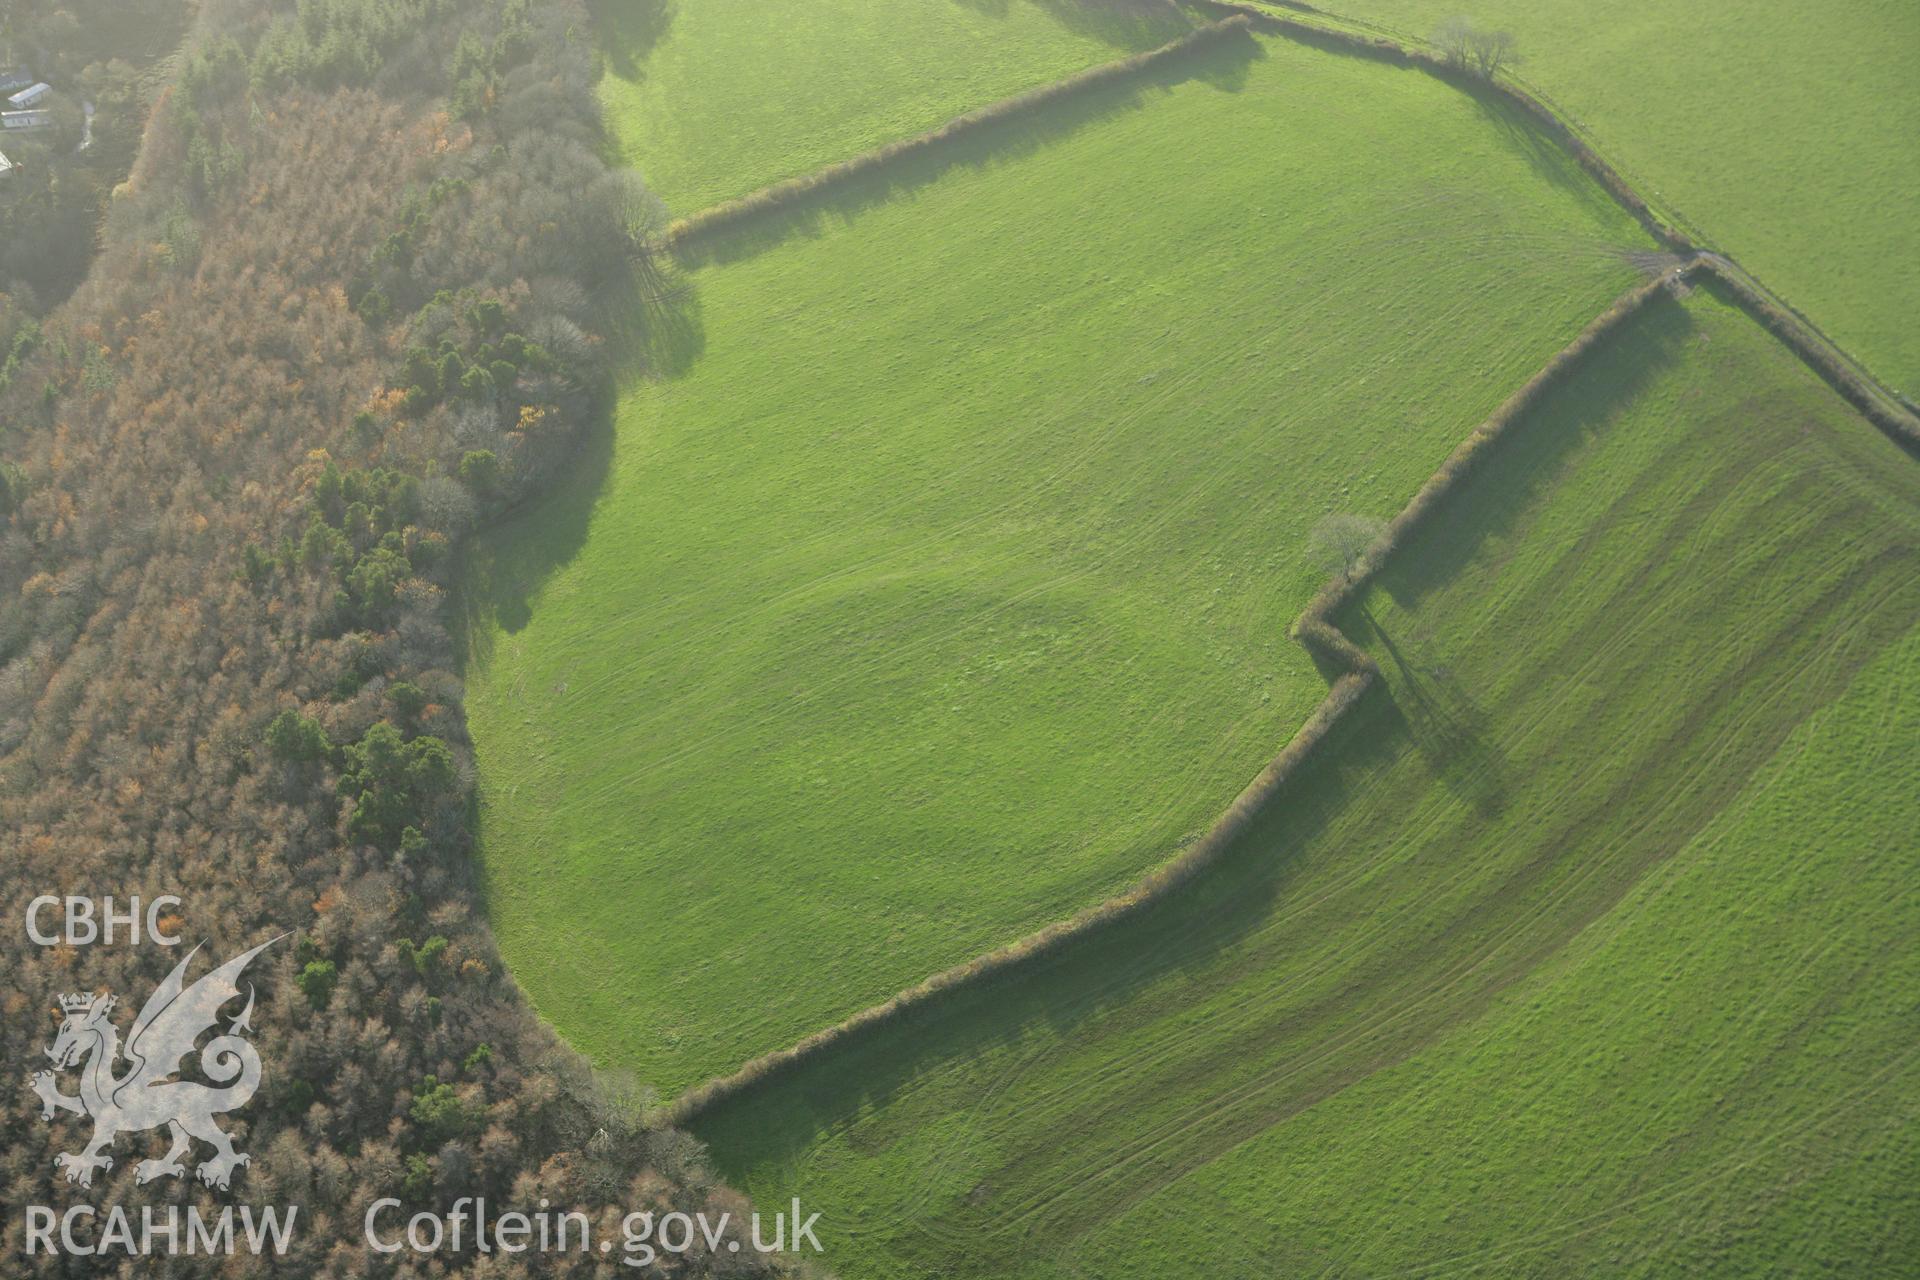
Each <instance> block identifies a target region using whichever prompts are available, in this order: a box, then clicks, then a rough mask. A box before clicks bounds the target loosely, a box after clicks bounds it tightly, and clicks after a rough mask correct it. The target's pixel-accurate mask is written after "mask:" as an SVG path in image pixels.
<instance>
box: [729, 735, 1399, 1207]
mask: <svg viewBox="0 0 1920 1280" xmlns="http://www.w3.org/2000/svg"><path fill="white" fill-rule="evenodd" d="M1395 720H1396V717H1394V716H1393V713H1392V708H1391V706H1390V705H1389V704H1388V703H1387V702H1386V700H1385V699H1378V698H1371V697H1369V698H1363V699H1362V701H1361V703H1360V704H1359V705H1358V706H1356V707H1355V708H1354V709H1353V710H1352V711H1351V712H1350V713H1349V714H1348V715H1347V717H1346V718H1345V719H1343V720H1342V721H1341V723H1340V724H1338V725H1337V726H1336V727H1335V728H1334V730H1333V731H1332V733H1331V734H1330V735H1329V737H1328V738H1327V739H1326V740H1325V741H1324V742H1323V743H1322V744H1321V748H1320V749H1319V750H1318V751H1317V752H1315V753H1314V754H1313V755H1312V756H1311V757H1310V758H1309V760H1308V762H1307V763H1306V764H1305V765H1304V766H1303V767H1302V768H1301V770H1300V771H1299V772H1298V773H1297V774H1296V775H1295V776H1294V777H1293V778H1292V779H1291V780H1290V781H1289V782H1288V783H1287V784H1286V786H1284V787H1283V788H1282V789H1281V792H1280V793H1279V794H1278V795H1276V796H1275V797H1274V799H1273V801H1272V803H1271V804H1270V805H1269V806H1268V807H1267V809H1266V810H1265V812H1264V813H1262V814H1261V815H1260V816H1259V817H1258V818H1257V819H1256V820H1255V822H1254V823H1253V825H1252V826H1251V827H1250V828H1249V830H1248V831H1247V833H1246V834H1245V835H1244V836H1242V837H1241V839H1239V840H1238V841H1236V842H1235V843H1234V844H1233V846H1232V847H1231V848H1230V849H1228V850H1227V851H1226V852H1225V853H1224V854H1223V855H1222V856H1221V858H1220V860H1219V861H1218V862H1216V863H1214V864H1213V865H1212V866H1211V867H1209V868H1207V869H1206V870H1205V871H1203V872H1202V873H1201V874H1200V875H1199V876H1198V877H1196V878H1195V880H1194V881H1193V882H1191V883H1189V884H1187V885H1185V886H1183V887H1182V888H1181V889H1180V890H1178V891H1176V892H1174V893H1173V894H1171V895H1169V896H1168V897H1166V898H1164V899H1161V900H1159V901H1157V902H1154V903H1152V904H1151V905H1149V906H1147V907H1144V908H1142V909H1140V910H1139V911H1137V912H1135V913H1134V914H1132V915H1129V916H1126V917H1124V918H1122V919H1120V920H1118V921H1116V922H1114V923H1112V924H1109V925H1106V926H1104V927H1102V928H1100V929H1098V930H1096V931H1094V932H1092V933H1090V934H1088V935H1086V936H1084V937H1081V938H1078V939H1075V940H1072V941H1070V942H1067V943H1065V944H1062V945H1061V946H1060V947H1058V948H1057V949H1055V950H1053V951H1051V952H1049V953H1046V954H1043V955H1041V956H1038V957H1036V958H1034V959H1033V960H1030V961H1028V962H1026V963H1024V964H1022V965H1020V966H1018V967H1016V968H1015V969H1013V970H1011V971H1009V972H1007V973H1004V974H1002V975H999V976H997V977H994V978H990V979H987V980H984V981H981V982H978V983H975V984H972V985H970V986H967V987H964V988H962V989H960V990H957V991H955V992H953V993H951V994H949V995H947V996H944V997H940V998H937V999H935V1000H933V1001H932V1002H930V1003H929V1004H927V1005H925V1006H921V1007H918V1008H915V1009H912V1010H909V1011H908V1012H906V1013H904V1014H902V1015H900V1016H898V1017H896V1018H894V1019H892V1020H890V1021H888V1022H885V1023H883V1024H881V1025H879V1026H876V1027H873V1028H870V1029H868V1030H866V1031H864V1032H861V1033H858V1034H856V1035H854V1036H852V1037H850V1038H849V1039H847V1040H846V1041H844V1042H842V1043H841V1044H840V1045H837V1046H836V1047H834V1048H833V1049H830V1050H828V1051H827V1052H826V1053H825V1054H823V1055H822V1056H821V1057H819V1058H816V1059H814V1060H813V1061H811V1062H809V1063H806V1064H804V1065H801V1066H798V1067H792V1068H788V1069H785V1070H783V1071H781V1072H779V1073H778V1074H777V1075H775V1076H773V1077H771V1078H770V1079H768V1080H767V1081H765V1082H762V1083H760V1084H758V1085H756V1086H754V1087H752V1088H750V1089H748V1090H746V1091H744V1092H743V1093H741V1094H739V1095H736V1096H735V1097H734V1098H732V1099H730V1100H728V1101H726V1102H723V1103H721V1104H719V1105H717V1106H716V1107H714V1108H713V1109H712V1110H710V1111H709V1112H707V1113H706V1114H705V1115H703V1116H701V1117H700V1118H699V1119H698V1120H697V1121H696V1122H695V1124H694V1126H693V1127H694V1129H695V1131H696V1132H697V1133H698V1135H699V1136H700V1137H701V1138H702V1139H703V1140H704V1141H706V1142H707V1143H708V1144H709V1146H710V1148H711V1150H712V1151H713V1154H714V1157H715V1159H716V1161H717V1162H718V1163H719V1165H720V1166H721V1168H722V1170H723V1172H725V1173H726V1174H729V1175H732V1176H735V1177H738V1176H739V1175H741V1174H742V1173H744V1172H746V1171H747V1170H748V1169H749V1168H751V1167H753V1166H755V1165H761V1164H766V1165H770V1166H772V1167H779V1166H782V1165H784V1164H787V1163H790V1162H791V1161H792V1160H793V1159H795V1158H797V1157H798V1156H799V1155H800V1154H802V1153H803V1152H805V1151H807V1150H808V1149H809V1148H810V1147H812V1146H813V1144H814V1143H815V1142H816V1141H817V1140H818V1139H819V1137H820V1136H821V1135H822V1134H825V1133H828V1132H831V1131H835V1130H839V1129H842V1128H844V1127H846V1126H847V1125H848V1124H849V1123H850V1122H852V1121H853V1120H854V1119H855V1118H856V1117H858V1116H860V1115H861V1114H862V1113H863V1112H866V1111H868V1110H869V1109H875V1108H879V1107H883V1106H885V1105H886V1104H887V1103H888V1102H889V1101H891V1100H892V1099H893V1098H894V1097H895V1096H896V1095H898V1094H899V1093H900V1091H901V1090H902V1089H903V1088H905V1087H907V1086H909V1085H910V1084H911V1083H912V1082H913V1081H914V1080H915V1079H916V1078H917V1077H919V1076H921V1075H922V1074H924V1073H925V1072H927V1071H929V1070H932V1069H935V1068H937V1067H938V1066H940V1065H941V1064H943V1063H950V1062H957V1061H963V1060H966V1059H969V1058H973V1057H976V1056H978V1055H980V1054H982V1052H983V1051H985V1050H988V1049H990V1048H995V1047H1005V1046H1009V1045H1012V1044H1014V1043H1016V1042H1018V1041H1020V1040H1021V1039H1022V1038H1024V1037H1026V1036H1028V1035H1029V1034H1031V1033H1033V1032H1035V1031H1036V1030H1041V1029H1044V1030H1046V1031H1047V1032H1048V1033H1050V1034H1051V1035H1052V1036H1053V1037H1056V1038H1064V1037H1067V1036H1070V1035H1072V1034H1074V1032H1075V1031H1076V1029H1077V1028H1080V1027H1082V1026H1083V1025H1085V1024H1086V1023H1088V1022H1089V1021H1090V1020H1093V1019H1097V1018H1099V1017H1100V1016H1101V1015H1102V1014H1103V1013H1104V1012H1106V1011H1109V1010H1112V1009H1114V1008H1115V1007H1116V1006H1120V1005H1123V1004H1126V1003H1127V1002H1129V1001H1131V1000H1133V999H1135V998H1136V997H1138V996H1139V995H1140V994H1141V993H1142V992H1143V990H1145V989H1147V988H1149V987H1151V986H1153V985H1154V984H1156V983H1160V982H1163V981H1165V980H1166V979H1168V978H1169V977H1172V976H1175V975H1178V974H1183V973H1184V974H1188V975H1192V976H1195V977H1198V976H1199V975H1200V974H1202V973H1205V972H1211V971H1214V970H1216V969H1217V968H1218V966H1219V965H1220V964H1222V963H1230V962H1231V961H1230V959H1229V958H1228V957H1227V956H1226V954H1225V953H1227V952H1229V951H1230V949H1231V948H1232V947H1233V946H1234V944H1235V943H1236V942H1238V941H1240V940H1241V939H1243V938H1245V937H1246V936H1247V935H1249V934H1250V933H1251V932H1253V931H1254V930H1256V929H1257V928H1258V927H1259V926H1260V925H1261V924H1262V923H1263V922H1264V921H1266V920H1267V919H1268V918H1269V917H1270V915H1271V914H1272V912H1273V910H1274V909H1275V905H1276V903H1277V902H1278V901H1280V900H1281V899H1283V898H1284V897H1285V895H1286V894H1287V891H1288V889H1289V887H1290V886H1291V884H1292V882H1293V881H1294V879H1295V878H1296V877H1297V875H1298V874H1299V872H1300V870H1301V863H1300V860H1299V859H1298V858H1297V857H1295V856H1293V855H1294V854H1295V853H1296V851H1298V850H1300V849H1302V848H1304V847H1306V846H1308V845H1309V844H1311V843H1312V842H1314V841H1316V840H1317V839H1318V838H1319V837H1320V836H1321V834H1322V833H1323V832H1324V830H1325V828H1326V827H1327V825H1328V824H1329V823H1330V822H1331V821H1332V820H1333V818H1334V817H1335V816H1336V815H1338V814H1339V813H1340V812H1341V811H1342V810H1343V809H1345V808H1346V807H1347V806H1349V805H1350V804H1352V803H1355V802H1356V798H1357V796H1358V794H1359V793H1360V792H1361V791H1362V790H1364V789H1365V788H1366V787H1367V786H1368V785H1370V783H1371V782H1372V781H1373V780H1374V779H1376V778H1377V777H1378V776H1379V774H1380V771H1381V770H1382V769H1383V768H1384V767H1385V765H1386V764H1387V763H1388V762H1389V761H1391V760H1392V759H1393V758H1395V757H1396V756H1398V755H1399V754H1401V753H1402V752H1403V751H1404V750H1405V749H1406V747H1407V741H1406V737H1405V735H1404V733H1402V732H1400V731H1399V730H1398V728H1397V726H1396V723H1395Z"/></svg>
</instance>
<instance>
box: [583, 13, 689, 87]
mask: <svg viewBox="0 0 1920 1280" xmlns="http://www.w3.org/2000/svg"><path fill="white" fill-rule="evenodd" d="M588 9H589V12H591V13H592V15H593V23H594V26H595V27H596V28H597V29H598V30H599V32H600V49H601V51H602V53H603V54H604V55H605V59H606V60H605V63H604V65H605V67H606V69H607V70H608V71H610V72H612V73H613V74H614V75H615V76H617V77H619V78H620V79H622V80H636V81H637V80H644V79H646V75H647V70H646V63H647V55H649V54H651V53H652V52H653V48H654V46H655V45H657V44H659V43H660V41H661V40H663V39H665V38H666V34H667V31H668V30H669V29H670V28H671V27H672V26H673V19H674V16H675V14H676V12H677V11H678V9H679V4H678V0H590V3H589V5H588Z"/></svg>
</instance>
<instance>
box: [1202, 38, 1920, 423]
mask: <svg viewBox="0 0 1920 1280" xmlns="http://www.w3.org/2000/svg"><path fill="white" fill-rule="evenodd" d="M1193 3H1194V4H1195V5H1196V6H1197V7H1198V8H1201V9H1203V10H1206V11H1207V12H1209V13H1225V14H1239V15H1240V16H1242V17H1245V18H1247V19H1248V20H1249V21H1250V22H1251V23H1252V24H1253V25H1254V26H1255V27H1256V28H1257V29H1259V30H1263V31H1273V32H1277V33H1279V34H1281V35H1284V36H1286V37H1287V38H1289V39H1291V40H1295V41H1297V42H1299V43H1301V44H1307V45H1313V46H1316V47H1321V48H1325V47H1329V46H1331V47H1334V48H1338V49H1342V50H1344V51H1346V52H1349V53H1356V54H1359V55H1362V56H1366V57H1372V58H1377V59H1380V60H1382V61H1385V62H1391V63H1393V64H1394V65H1396V66H1407V67H1418V68H1420V69H1422V70H1424V71H1426V72H1428V73H1430V74H1432V75H1434V76H1437V77H1438V78H1440V79H1442V80H1444V81H1446V82H1447V83H1448V84H1451V85H1453V86H1455V87H1456V88H1459V89H1462V90H1464V91H1465V92H1468V93H1481V94H1487V95H1490V96H1492V97H1495V98H1498V99H1499V100H1501V101H1503V102H1505V103H1507V104H1508V105H1510V106H1513V107H1516V108H1518V109H1519V110H1521V111H1523V112H1525V113H1526V114H1527V116H1528V117H1529V118H1530V119H1532V120H1533V121H1534V122H1535V123H1537V124H1538V125H1540V126H1541V127H1542V128H1543V129H1544V130H1546V132H1547V134H1548V135H1549V136H1550V137H1552V138H1553V139H1554V140H1555V141H1556V142H1558V143H1559V144H1560V145H1561V146H1562V147H1563V148H1564V149H1565V150H1566V152H1567V153H1568V154H1569V155H1570V156H1572V157H1573V159H1574V161H1575V162H1576V163H1577V164H1579V166H1580V167H1581V168H1582V169H1584V170H1585V171H1586V172H1587V173H1588V174H1589V175H1590V176H1591V177H1592V178H1593V179H1594V180H1595V181H1597V182H1598V183H1599V184H1600V186H1601V187H1602V188H1603V189H1605V191H1606V192H1607V194H1608V195H1610V196H1612V197H1613V199H1614V201H1615V203H1617V204H1618V205H1619V206H1620V207H1621V208H1623V209H1625V210H1626V211H1627V212H1628V213H1629V214H1631V215H1632V216H1633V217H1634V219H1635V220H1636V221H1638V222H1639V223H1640V225H1641V226H1642V227H1643V228H1645V229H1646V231H1647V233H1648V234H1649V235H1651V236H1653V238H1654V239H1655V240H1657V241H1659V242H1660V243H1661V244H1662V245H1664V246H1666V247H1667V248H1668V249H1671V250H1673V251H1674V252H1676V253H1688V254H1693V253H1698V254H1702V255H1704V256H1706V257H1707V259H1708V262H1707V264H1706V265H1707V266H1708V267H1709V268H1710V269H1711V270H1712V271H1713V273H1714V274H1715V275H1716V276H1717V277H1718V278H1719V279H1720V281H1721V282H1722V283H1723V284H1725V285H1726V286H1727V288H1728V290H1729V292H1730V293H1732V295H1733V296H1734V297H1735V298H1736V299H1737V300H1738V301H1739V303H1740V305H1741V306H1742V307H1743V308H1745V309H1746V310H1747V311H1748V313H1749V314H1751V315H1752V316H1753V317H1754V318H1755V319H1756V320H1758V321H1759V322H1760V324H1761V325H1762V326H1763V327H1764V328H1766V329H1767V330H1769V331H1770V332H1772V333H1773V334H1774V336H1776V337H1777V338H1779V339H1780V340H1781V341H1782V342H1784V343H1786V345H1787V346H1788V347H1789V348H1791V349H1792V350H1793V352H1794V353H1795V354H1796V355H1798V356H1799V357H1800V358H1801V359H1802V360H1804V361H1805V362H1806V363H1807V364H1808V365H1809V366H1811V367H1812V368H1813V370H1814V371H1815V372H1817V373H1818V374H1820V376H1821V377H1823V378H1825V379H1826V380H1827V382H1828V383H1829V384H1831V385H1832V386H1833V388H1834V389H1835V390H1836V391H1838V392H1839V393H1840V394H1841V395H1842V396H1843V397H1844V398H1845V399H1846V400H1847V401H1848V402H1849V403H1851V404H1852V405H1853V406H1854V407H1855V408H1857V409H1859V410H1860V411H1861V412H1862V413H1864V414H1865V415H1866V416H1867V418H1868V419H1869V420H1870V421H1872V422H1873V424H1874V425H1875V426H1877V427H1879V428H1880V429H1881V430H1883V431H1885V432H1886V433H1887V434H1888V435H1890V436H1892V437H1893V438H1894V440H1895V441H1896V442H1898V443H1899V444H1900V445H1901V446H1902V447H1904V448H1907V449H1910V450H1920V416H1916V414H1915V412H1914V410H1913V409H1912V408H1910V407H1909V406H1908V404H1907V402H1906V401H1905V400H1903V399H1902V398H1901V397H1899V396H1897V395H1895V394H1894V393H1893V392H1891V391H1889V390H1888V389H1887V387H1886V386H1885V384H1883V383H1882V382H1881V381H1880V380H1879V378H1877V377H1876V376H1875V375H1874V373H1873V371H1872V370H1871V369H1869V368H1868V367H1867V365H1866V364H1865V363H1864V362H1863V361H1862V360H1860V358H1859V357H1857V356H1855V355H1854V354H1853V353H1852V352H1850V351H1848V350H1847V349H1846V348H1845V347H1842V346H1841V345H1840V344H1839V343H1838V342H1835V341H1834V340H1833V339H1832V338H1831V337H1829V336H1827V334H1826V332H1825V331H1824V330H1822V329H1821V328H1820V327H1819V326H1818V325H1817V324H1815V323H1814V322H1813V321H1812V320H1811V319H1809V318H1808V317H1807V316H1806V315H1805V314H1803V313H1802V312H1801V311H1800V310H1799V309H1798V308H1797V307H1795V306H1793V304H1792V303H1790V302H1788V301H1787V300H1786V299H1785V298H1783V297H1781V296H1780V294H1778V293H1777V292H1775V291H1774V290H1773V289H1772V288H1770V287H1769V286H1767V285H1766V284H1764V283H1762V282H1761V281H1760V280H1759V278H1758V277H1756V276H1754V275H1753V274H1752V273H1751V272H1749V271H1747V270H1746V269H1745V268H1743V267H1741V266H1740V265H1739V264H1738V263H1736V262H1734V260H1733V259H1732V258H1731V257H1729V256H1728V255H1726V254H1724V253H1720V252H1718V251H1715V250H1713V249H1711V248H1710V247H1708V246H1706V245H1703V244H1701V243H1699V241H1698V240H1696V238H1695V237H1694V236H1693V235H1692V234H1691V233H1690V232H1688V231H1686V230H1683V229H1681V228H1680V227H1678V226H1676V225H1674V221H1672V220H1671V219H1678V218H1679V217H1680V215H1679V214H1678V213H1676V212H1675V211H1673V210H1667V211H1666V214H1667V216H1662V214H1661V213H1660V212H1658V211H1656V210H1655V209H1654V207H1653V206H1652V205H1651V204H1649V203H1648V202H1647V201H1646V200H1645V199H1643V198H1642V197H1641V195H1640V193H1639V192H1638V191H1637V190H1636V189H1635V188H1634V186H1633V184H1632V183H1631V182H1629V181H1627V178H1626V176H1625V175H1624V174H1622V173H1621V172H1620V170H1619V169H1618V168H1617V167H1615V165H1614V164H1613V162H1612V161H1610V160H1608V159H1607V158H1606V157H1605V156H1603V155H1601V154H1600V153H1599V152H1598V151H1597V150H1596V149H1595V148H1594V147H1593V145H1592V144H1591V143H1589V142H1588V141H1587V140H1586V139H1585V138H1583V137H1582V136H1581V135H1580V133H1579V132H1578V131H1577V130H1576V129H1574V128H1573V126H1571V125H1569V124H1568V123H1567V122H1566V121H1565V120H1564V119H1563V118H1562V117H1561V115H1560V113H1559V112H1558V111H1556V110H1555V109H1554V108H1553V107H1552V106H1551V105H1550V104H1549V103H1548V102H1547V101H1546V100H1545V97H1544V95H1543V94H1541V93H1538V92H1536V91H1534V90H1533V89H1531V88H1527V87H1523V86H1522V85H1520V84H1517V83H1514V82H1512V81H1510V80H1504V79H1488V78H1486V77H1485V76H1480V75H1476V74H1474V73H1472V72H1469V71H1465V70H1462V69H1461V68H1459V67H1456V66H1454V65H1453V64H1452V63H1451V62H1449V61H1447V59H1446V58H1445V57H1444V56H1442V55H1440V54H1438V53H1435V52H1434V51H1432V50H1431V49H1424V48H1419V47H1417V46H1414V45H1410V44H1408V43H1406V42H1405V41H1404V40H1401V39H1398V38H1395V37H1394V36H1392V35H1388V34H1366V33H1364V32H1362V31H1357V30H1349V29H1347V28H1345V27H1342V26H1337V25H1329V23H1337V22H1356V23H1358V20H1356V19H1350V18H1342V17H1340V16H1339V15H1336V14H1332V13H1329V12H1327V11H1326V10H1323V9H1317V8H1315V7H1314V6H1313V5H1311V4H1308V3H1306V2H1305V0H1265V3H1266V4H1269V5H1275V6H1280V7H1284V8H1287V9H1290V10H1293V11H1295V12H1298V13H1300V14H1303V15H1311V16H1312V17H1313V18H1317V19H1323V20H1324V21H1311V20H1307V19H1304V18H1294V17H1288V16H1286V15H1284V14H1279V13H1275V12H1273V11H1272V9H1270V8H1263V7H1260V6H1259V5H1256V4H1250V3H1242V2H1241V0H1193ZM1358 25H1362V26H1367V27H1370V28H1371V29H1372V30H1373V31H1375V32H1383V33H1384V32H1385V31H1386V28H1382V27H1378V26H1375V25H1374V24H1371V23H1359V24H1358Z"/></svg>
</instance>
